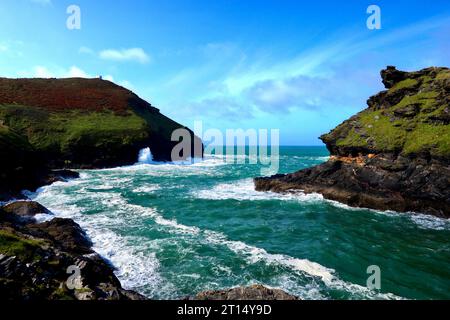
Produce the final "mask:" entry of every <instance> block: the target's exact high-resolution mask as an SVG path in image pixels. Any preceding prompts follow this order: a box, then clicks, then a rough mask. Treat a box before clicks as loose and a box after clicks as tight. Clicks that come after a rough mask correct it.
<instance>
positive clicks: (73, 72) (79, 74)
mask: <svg viewBox="0 0 450 320" xmlns="http://www.w3.org/2000/svg"><path fill="white" fill-rule="evenodd" d="M66 75H67V76H68V77H70V78H92V76H90V75H88V74H87V73H86V72H84V71H83V70H81V69H80V68H78V67H76V66H72V67H70V69H69V71H68V72H67V74H66Z"/></svg>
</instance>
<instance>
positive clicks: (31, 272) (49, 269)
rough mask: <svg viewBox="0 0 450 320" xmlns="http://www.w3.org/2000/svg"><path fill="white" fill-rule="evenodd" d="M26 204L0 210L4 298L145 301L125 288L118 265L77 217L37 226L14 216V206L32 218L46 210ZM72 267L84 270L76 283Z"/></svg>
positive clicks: (0, 275) (0, 281)
mask: <svg viewBox="0 0 450 320" xmlns="http://www.w3.org/2000/svg"><path fill="white" fill-rule="evenodd" d="M27 204H28V205H25V203H24V202H19V203H16V204H15V203H11V204H9V205H6V206H4V207H1V208H0V299H2V300H53V299H56V300H59V299H64V300H65V299H67V300H142V299H145V297H143V296H141V295H139V294H137V293H135V292H133V291H128V290H125V289H123V288H122V287H121V285H120V282H119V280H118V279H117V278H116V276H115V275H114V273H113V268H112V267H111V266H110V265H109V264H108V263H107V262H106V261H105V260H103V259H102V258H101V257H100V256H99V255H98V254H97V253H95V252H94V251H93V250H92V248H91V246H92V244H91V242H90V240H89V239H88V238H87V237H86V235H85V233H84V232H83V231H82V230H81V228H80V226H79V225H78V224H76V223H75V222H73V221H72V220H70V219H60V218H55V219H53V220H51V221H48V222H45V223H39V224H37V223H35V222H34V221H31V220H27V221H24V220H20V219H19V216H17V218H16V219H11V218H10V216H11V215H14V214H15V213H14V208H17V210H18V212H19V213H21V214H24V213H26V214H27V215H30V216H31V215H32V212H39V213H40V211H42V210H43V209H45V208H43V207H42V206H40V205H39V204H36V203H33V202H30V201H28V202H27ZM45 211H46V212H48V210H46V209H45ZM17 221H20V223H18V222H17ZM69 267H71V268H77V269H78V270H79V272H80V276H79V277H75V278H74V279H77V281H76V282H70V279H69V277H70V276H71V275H72V273H73V271H71V269H69V271H70V272H69V273H68V268H69ZM72 270H73V269H72ZM68 281H69V282H68ZM68 283H69V284H70V283H75V284H76V286H75V288H73V289H70V288H69V286H68Z"/></svg>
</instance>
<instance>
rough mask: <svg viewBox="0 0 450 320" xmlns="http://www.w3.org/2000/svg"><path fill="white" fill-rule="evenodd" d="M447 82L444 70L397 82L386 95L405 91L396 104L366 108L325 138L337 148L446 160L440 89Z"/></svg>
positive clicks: (448, 135)
mask: <svg viewBox="0 0 450 320" xmlns="http://www.w3.org/2000/svg"><path fill="white" fill-rule="evenodd" d="M448 79H450V70H445V69H444V70H442V71H441V72H439V73H438V74H437V75H436V76H435V77H430V76H428V75H426V76H423V77H420V78H418V79H406V80H403V81H400V82H399V83H397V84H395V85H394V86H393V87H392V88H391V89H390V90H389V91H388V93H387V95H388V96H389V95H392V96H393V97H394V96H395V95H397V96H398V94H399V92H400V94H401V90H403V89H408V90H406V91H404V92H405V93H404V94H405V95H404V97H403V98H402V99H401V100H400V101H399V102H398V103H397V104H395V105H393V106H391V107H389V108H386V107H383V106H380V108H379V109H373V108H368V109H366V110H364V111H362V112H360V113H359V114H358V115H357V116H355V117H354V118H352V119H351V121H347V122H344V123H343V124H341V125H340V126H338V127H337V128H336V129H335V130H333V131H332V132H331V133H330V134H328V135H326V136H327V137H328V139H329V138H331V139H332V140H333V139H335V141H336V142H335V143H336V146H338V147H345V148H363V149H366V150H369V151H373V152H395V153H401V154H403V155H406V156H411V155H418V154H430V155H431V156H437V157H446V158H448V157H450V125H449V124H448V122H446V120H445V119H448V109H449V106H448V104H446V103H445V102H444V101H445V100H443V99H442V95H443V94H445V93H444V92H445V91H443V90H444V89H442V88H445V86H448V82H447V84H445V83H446V82H445V81H448ZM411 90H413V94H411ZM414 92H415V94H414ZM447 121H448V120H447Z"/></svg>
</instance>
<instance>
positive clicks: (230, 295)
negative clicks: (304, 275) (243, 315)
mask: <svg viewBox="0 0 450 320" xmlns="http://www.w3.org/2000/svg"><path fill="white" fill-rule="evenodd" d="M193 300H266V301H267V300H298V298H297V297H295V296H292V295H290V294H288V293H286V292H284V291H283V290H280V289H269V288H266V287H264V286H262V285H253V286H250V287H238V288H232V289H228V290H217V291H205V292H201V293H199V294H198V295H196V296H195V297H194V298H193Z"/></svg>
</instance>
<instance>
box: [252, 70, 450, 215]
mask: <svg viewBox="0 0 450 320" xmlns="http://www.w3.org/2000/svg"><path fill="white" fill-rule="evenodd" d="M381 75H382V78H383V83H384V84H385V86H386V88H387V89H389V90H386V91H383V92H380V93H379V94H377V95H375V96H373V97H371V98H370V99H369V100H368V106H369V107H368V108H367V109H365V110H363V111H361V112H360V113H358V114H357V115H355V116H353V117H351V118H350V119H348V120H346V121H344V122H343V123H342V124H340V125H339V126H338V127H336V128H335V129H333V130H332V131H331V132H330V133H328V134H325V135H323V136H321V139H322V140H323V142H324V143H325V144H326V146H327V148H328V150H329V151H330V153H331V157H330V160H329V161H328V162H326V163H324V164H321V165H319V166H316V167H313V168H308V169H305V170H301V171H298V172H296V173H292V174H287V175H276V176H273V177H268V178H256V179H255V187H256V190H259V191H268V190H271V191H276V192H295V191H299V190H301V191H303V192H307V193H314V192H317V193H320V194H322V195H323V196H324V197H325V198H327V199H332V200H336V201H339V202H343V203H345V204H348V205H350V206H355V207H367V208H373V209H380V210H396V211H402V212H405V211H414V212H421V213H427V214H432V215H436V216H440V217H450V124H449V123H450V122H449V119H450V117H449V107H450V69H447V68H427V69H423V70H421V71H417V72H403V71H398V70H396V69H395V68H394V67H388V68H387V69H386V70H383V71H382V72H381Z"/></svg>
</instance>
